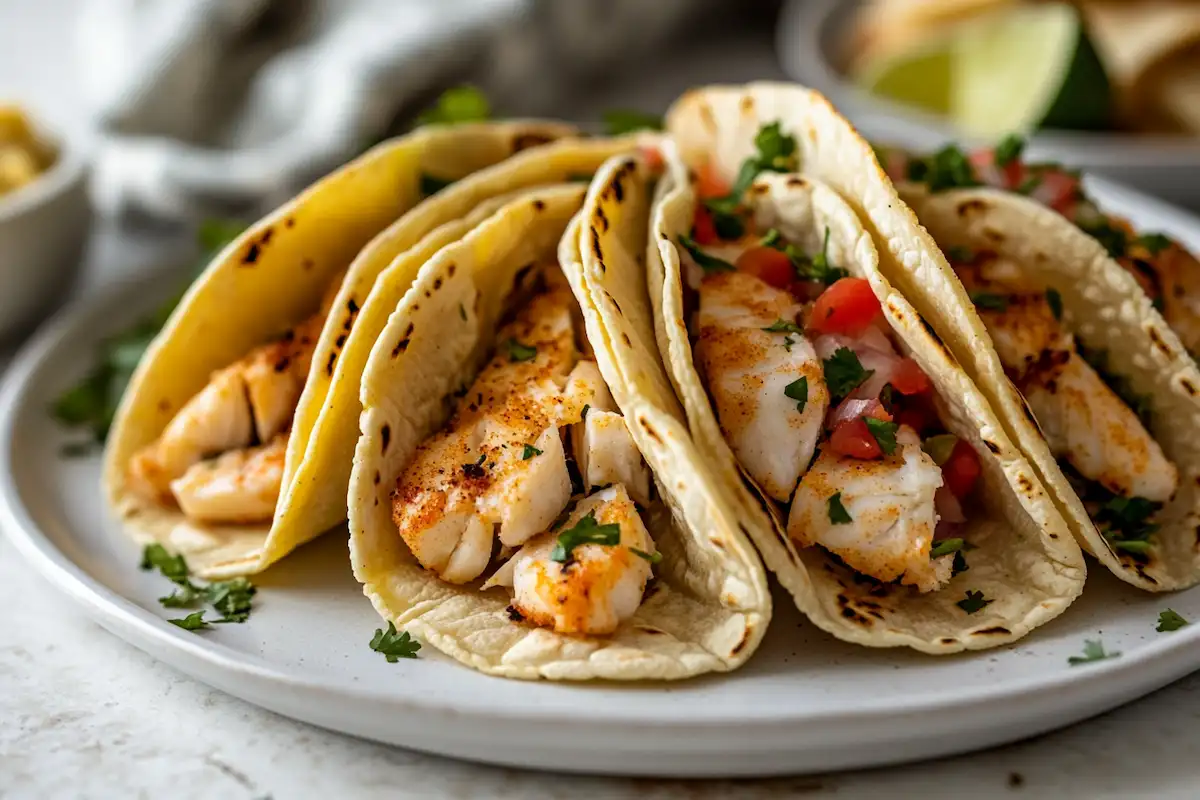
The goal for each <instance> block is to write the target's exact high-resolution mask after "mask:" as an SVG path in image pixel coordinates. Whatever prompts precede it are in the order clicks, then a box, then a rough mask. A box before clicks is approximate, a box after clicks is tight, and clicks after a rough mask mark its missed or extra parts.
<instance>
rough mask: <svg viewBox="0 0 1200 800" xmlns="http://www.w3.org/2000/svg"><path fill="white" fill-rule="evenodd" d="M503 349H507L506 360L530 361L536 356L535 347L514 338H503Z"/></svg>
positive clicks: (514, 361) (516, 361) (515, 361)
mask: <svg viewBox="0 0 1200 800" xmlns="http://www.w3.org/2000/svg"><path fill="white" fill-rule="evenodd" d="M504 349H505V350H507V351H508V360H509V361H511V362H513V363H518V362H521V361H532V360H533V359H534V357H535V356H537V348H536V347H532V346H530V345H527V344H521V343H520V342H518V341H517V340H516V339H507V340H505V342H504Z"/></svg>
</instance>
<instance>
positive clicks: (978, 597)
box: [954, 589, 992, 614]
mask: <svg viewBox="0 0 1200 800" xmlns="http://www.w3.org/2000/svg"><path fill="white" fill-rule="evenodd" d="M991 603H992V601H991V600H988V599H987V598H985V597H984V596H983V592H973V591H971V590H970V589H968V590H967V596H966V597H964V598H963V599H962V600H959V601H958V602H957V603H955V604H954V605H956V606H958V607H959V608H961V609H962V610H963V611H965V612H967V613H968V614H974V613H975V612H976V611H980V610H982V609H983V608H984V607H986V606H988V605H990V604H991Z"/></svg>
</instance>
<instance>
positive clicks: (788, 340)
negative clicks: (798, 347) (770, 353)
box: [783, 336, 796, 353]
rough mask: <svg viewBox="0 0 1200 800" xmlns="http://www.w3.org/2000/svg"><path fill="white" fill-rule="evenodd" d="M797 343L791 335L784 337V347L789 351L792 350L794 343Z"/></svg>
mask: <svg viewBox="0 0 1200 800" xmlns="http://www.w3.org/2000/svg"><path fill="white" fill-rule="evenodd" d="M795 343H796V340H795V339H793V338H792V337H791V336H785V337H783V349H784V350H787V351H788V352H789V353H790V352H792V345H794V344H795Z"/></svg>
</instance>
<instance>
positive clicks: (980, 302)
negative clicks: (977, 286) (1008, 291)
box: [971, 292, 1008, 311]
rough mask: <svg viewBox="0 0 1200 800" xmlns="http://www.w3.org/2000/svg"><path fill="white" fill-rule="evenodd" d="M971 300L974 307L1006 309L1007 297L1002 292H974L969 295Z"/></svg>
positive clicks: (993, 309)
mask: <svg viewBox="0 0 1200 800" xmlns="http://www.w3.org/2000/svg"><path fill="white" fill-rule="evenodd" d="M971 302H972V303H974V304H975V307H976V308H986V309H987V310H989V311H1006V310H1007V309H1008V298H1007V297H1005V296H1004V295H1002V294H992V293H991V292H976V293H975V294H973V295H971Z"/></svg>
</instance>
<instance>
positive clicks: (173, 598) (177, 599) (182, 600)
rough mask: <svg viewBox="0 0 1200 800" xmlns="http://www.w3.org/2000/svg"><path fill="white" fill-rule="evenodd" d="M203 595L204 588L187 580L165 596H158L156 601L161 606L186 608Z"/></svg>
mask: <svg viewBox="0 0 1200 800" xmlns="http://www.w3.org/2000/svg"><path fill="white" fill-rule="evenodd" d="M203 596H204V590H203V589H202V588H200V587H199V586H195V585H193V584H192V583H191V582H190V581H188V582H185V583H182V584H180V585H179V588H178V589H176V590H175V591H173V592H171V593H170V594H169V595H167V596H166V597H160V598H158V602H159V603H161V604H162V606H163V608H188V607H189V606H191V605H193V604H194V603H195V602H196V601H197V600H199V599H200V598H201V597H203Z"/></svg>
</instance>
